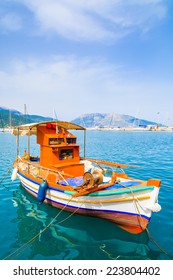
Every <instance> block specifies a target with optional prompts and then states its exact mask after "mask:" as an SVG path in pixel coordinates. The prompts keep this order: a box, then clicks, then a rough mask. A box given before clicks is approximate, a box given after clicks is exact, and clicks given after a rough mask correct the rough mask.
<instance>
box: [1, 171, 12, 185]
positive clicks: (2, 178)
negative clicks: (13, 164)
mask: <svg viewBox="0 0 173 280" xmlns="http://www.w3.org/2000/svg"><path fill="white" fill-rule="evenodd" d="M10 171H11V168H8V170H7V172H6V173H5V175H4V176H3V178H2V179H1V181H0V185H1V184H2V182H3V181H4V180H5V178H6V177H7V175H8V173H10Z"/></svg>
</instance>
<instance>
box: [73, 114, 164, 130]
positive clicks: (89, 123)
mask: <svg viewBox="0 0 173 280" xmlns="http://www.w3.org/2000/svg"><path fill="white" fill-rule="evenodd" d="M72 122H74V123H76V124H78V125H81V126H84V127H86V128H94V127H95V128H96V127H99V128H114V127H137V126H143V127H145V126H147V125H157V123H155V122H151V121H148V120H143V119H139V118H135V117H132V116H129V115H123V114H115V113H114V114H100V113H94V114H84V115H81V116H80V117H78V118H76V119H74V120H72ZM159 125H161V124H159Z"/></svg>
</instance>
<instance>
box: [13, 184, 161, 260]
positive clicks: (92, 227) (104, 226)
mask: <svg viewBox="0 0 173 280" xmlns="http://www.w3.org/2000/svg"><path fill="white" fill-rule="evenodd" d="M13 205H14V207H16V208H17V214H16V215H17V216H16V218H15V219H14V220H13V222H15V223H17V224H18V230H17V236H16V241H15V243H14V244H12V245H11V248H13V251H15V250H16V249H17V248H19V247H21V246H23V244H25V243H27V242H28V241H29V240H31V239H33V237H34V236H36V235H37V234H38V233H40V232H41V231H42V230H43V229H44V228H45V227H46V226H47V225H48V224H49V223H50V222H51V221H52V220H53V218H54V217H55V216H56V215H57V211H59V210H58V209H55V208H52V207H51V206H48V205H45V204H42V205H39V204H38V203H37V200H36V199H35V198H33V197H32V196H31V195H29V194H28V193H27V192H26V191H25V190H24V189H23V188H22V187H21V186H19V187H18V188H17V189H16V190H15V191H14V192H13ZM69 215H70V213H68V212H65V211H63V212H62V213H61V214H60V215H59V216H58V218H57V220H56V221H54V222H53V224H51V226H50V227H49V228H48V229H47V230H46V231H44V232H43V233H40V234H39V236H38V237H37V239H36V240H35V241H34V242H32V243H31V245H30V246H28V247H27V248H26V250H25V247H23V248H22V249H21V252H22V253H21V254H20V251H17V252H16V254H15V255H14V256H11V258H12V259H40V260H41V259H59V260H60V259H64V260H67V259H68V260H71V259H76V260H77V259H78V260H84V259H88V260H91V259H93V260H99V259H100V260H101V259H150V255H151V254H152V256H153V254H155V252H153V251H151V250H150V248H149V247H148V241H149V240H148V235H147V233H146V232H143V233H141V234H138V235H133V234H130V233H127V232H125V231H123V230H122V229H120V228H118V227H117V226H115V225H114V224H112V223H110V222H108V221H104V220H101V219H98V218H94V217H85V216H81V215H77V214H74V215H73V216H72V217H70V218H69V219H68V217H69ZM65 218H67V220H66V221H65V222H63V223H60V222H61V221H62V220H63V219H65ZM152 258H153V257H152ZM156 258H157V257H156Z"/></svg>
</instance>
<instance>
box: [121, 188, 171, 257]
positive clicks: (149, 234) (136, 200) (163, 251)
mask: <svg viewBox="0 0 173 280" xmlns="http://www.w3.org/2000/svg"><path fill="white" fill-rule="evenodd" d="M118 184H120V183H118ZM120 185H121V186H122V187H124V188H127V189H130V190H131V188H129V187H127V186H124V185H122V184H120ZM131 193H132V195H133V198H134V203H135V205H136V209H137V211H138V214H139V216H140V218H142V216H141V213H140V210H139V207H138V205H137V203H138V204H139V206H140V207H141V205H140V203H139V201H138V199H136V198H135V197H134V192H133V190H131ZM139 223H140V221H139ZM139 225H140V227H141V228H142V225H141V224H139ZM145 230H146V232H147V234H148V237H149V238H150V239H151V240H152V241H153V243H154V244H155V245H156V247H157V248H158V249H159V250H160V251H161V252H162V253H163V254H165V255H166V256H167V257H169V258H171V259H173V256H171V255H170V254H169V253H167V252H166V251H165V250H164V249H163V248H162V247H161V246H160V245H159V244H158V243H157V241H156V240H155V239H154V237H153V236H152V234H151V233H150V231H149V229H148V228H147V227H146V229H145Z"/></svg>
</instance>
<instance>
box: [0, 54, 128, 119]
mask: <svg viewBox="0 0 173 280" xmlns="http://www.w3.org/2000/svg"><path fill="white" fill-rule="evenodd" d="M8 69H9V68H8ZM120 69H121V67H119V66H117V67H115V66H113V65H109V64H107V63H105V62H104V61H95V62H93V60H91V59H89V58H85V59H82V60H81V59H76V58H75V57H71V56H70V57H54V58H53V59H50V61H49V62H48V63H46V62H45V63H42V62H40V61H38V60H29V61H27V62H23V61H14V62H13V63H12V64H11V69H10V71H9V70H8V71H7V70H6V71H5V70H1V71H0V92H1V93H2V97H1V103H2V104H5V105H6V106H7V104H9V103H10V102H11V104H9V105H10V107H16V109H18V106H19V104H22V105H21V106H23V104H27V105H28V111H29V113H31V110H32V113H38V114H39V113H40V114H43V115H50V113H49V112H51V113H52V108H55V109H56V111H57V114H58V115H60V116H61V118H64V117H68V118H69V119H72V118H73V117H75V116H77V115H78V114H80V113H83V112H92V111H95V110H96V111H97V110H98V111H99V106H101V107H105V103H106V102H105V101H104V102H103V104H102V102H100V98H102V97H103V96H104V98H105V95H106V94H108V95H111V94H112V93H115V94H116V89H117V88H118V87H120V85H119V72H120ZM122 88H123V87H122V86H121V90H122ZM99 103H100V104H101V105H99ZM100 109H101V108H100ZM102 109H103V108H102ZM105 110H107V109H105ZM103 111H104V110H103Z"/></svg>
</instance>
